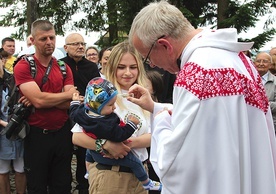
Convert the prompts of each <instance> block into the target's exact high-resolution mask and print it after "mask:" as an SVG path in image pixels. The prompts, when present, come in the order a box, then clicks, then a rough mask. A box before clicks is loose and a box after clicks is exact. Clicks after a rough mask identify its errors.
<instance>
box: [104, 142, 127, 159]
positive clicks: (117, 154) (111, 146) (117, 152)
mask: <svg viewBox="0 0 276 194" xmlns="http://www.w3.org/2000/svg"><path fill="white" fill-rule="evenodd" d="M103 149H104V150H106V151H108V153H106V154H105V155H104V157H107V158H115V159H118V158H124V157H125V156H126V155H127V154H128V152H130V148H129V147H128V146H126V145H125V144H124V143H122V142H112V141H106V143H105V144H104V145H103Z"/></svg>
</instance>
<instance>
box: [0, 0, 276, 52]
mask: <svg viewBox="0 0 276 194" xmlns="http://www.w3.org/2000/svg"><path fill="white" fill-rule="evenodd" d="M151 1H153V0H139V1H137V0H100V1H99V0H67V1H66V0H21V1H20V0H0V7H2V8H7V7H9V8H10V10H9V11H8V12H7V13H6V14H5V15H4V16H3V17H2V19H1V20H0V26H14V27H17V29H18V30H17V31H16V33H15V34H13V37H15V38H17V39H21V40H22V39H24V37H26V35H27V34H28V33H30V24H31V23H32V22H33V21H34V20H35V19H37V18H41V19H48V20H50V21H51V22H52V23H53V24H54V25H55V29H56V32H57V34H58V35H64V33H65V31H66V30H78V29H84V30H85V31H86V32H87V33H89V32H92V31H98V32H102V33H103V34H102V38H101V39H100V41H99V42H98V43H99V46H110V45H114V44H116V43H118V42H120V41H122V39H124V38H126V36H127V33H128V31H129V29H130V26H131V23H132V20H133V18H134V17H135V15H136V13H137V12H138V11H139V10H140V9H141V8H142V7H144V6H145V5H147V4H148V3H149V2H151ZM170 2H171V3H172V4H174V5H176V6H177V7H178V8H179V9H180V10H181V11H182V12H183V14H184V15H185V16H186V17H187V18H188V20H189V21H191V23H192V25H193V26H194V27H201V26H206V25H208V26H209V25H211V26H212V28H226V27H235V28H237V30H238V33H240V32H247V30H248V29H249V28H250V27H254V26H255V25H256V22H257V21H258V18H260V17H261V16H263V15H265V14H269V13H271V10H272V8H274V9H275V4H276V3H275V0H248V1H246V0H245V1H244V3H240V2H239V1H236V0H197V1H186V0H171V1H170ZM80 13H82V14H83V15H84V16H83V17H82V19H80V20H78V21H74V22H72V21H71V19H72V16H73V15H75V14H80ZM273 22H275V18H273V17H272V18H270V20H268V21H267V22H266V25H265V26H264V30H263V32H261V33H260V34H259V35H258V36H257V37H254V38H252V39H251V40H250V39H243V40H242V39H240V41H252V40H254V41H255V44H254V48H255V49H256V50H258V49H259V48H261V47H262V46H263V45H264V44H265V43H266V42H267V41H269V40H271V38H272V37H273V36H274V35H275V28H274V26H273Z"/></svg>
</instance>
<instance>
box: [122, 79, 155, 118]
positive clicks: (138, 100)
mask: <svg viewBox="0 0 276 194" xmlns="http://www.w3.org/2000/svg"><path fill="white" fill-rule="evenodd" d="M128 93H130V94H133V95H129V96H128V97H127V100H129V101H130V102H133V103H134V104H137V105H139V106H140V107H141V108H143V109H145V110H147V111H149V112H151V113H152V112H153V108H154V101H153V100H152V98H151V94H150V92H149V91H148V90H147V89H146V88H144V87H142V86H139V85H138V84H134V85H133V86H131V87H130V88H129V90H128Z"/></svg>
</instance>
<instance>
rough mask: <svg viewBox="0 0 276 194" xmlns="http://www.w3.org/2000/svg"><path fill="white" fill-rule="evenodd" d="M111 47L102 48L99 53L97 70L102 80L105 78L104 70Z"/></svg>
mask: <svg viewBox="0 0 276 194" xmlns="http://www.w3.org/2000/svg"><path fill="white" fill-rule="evenodd" d="M111 50H112V47H108V48H103V49H102V50H100V53H99V70H100V75H101V77H102V78H105V70H106V64H107V61H108V58H109V56H110V53H111Z"/></svg>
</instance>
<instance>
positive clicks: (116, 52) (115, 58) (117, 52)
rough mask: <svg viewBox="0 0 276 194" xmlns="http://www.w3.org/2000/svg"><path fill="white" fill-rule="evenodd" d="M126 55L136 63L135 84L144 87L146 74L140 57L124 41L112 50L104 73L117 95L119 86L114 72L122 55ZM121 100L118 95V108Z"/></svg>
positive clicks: (126, 41)
mask: <svg viewBox="0 0 276 194" xmlns="http://www.w3.org/2000/svg"><path fill="white" fill-rule="evenodd" d="M126 53H129V54H131V55H132V56H133V57H134V58H135V60H136V62H137V67H138V77H137V80H136V82H135V83H136V84H139V85H141V86H143V87H146V72H145V68H144V65H143V60H142V57H141V55H140V54H139V53H138V51H137V50H136V49H135V48H134V47H133V46H131V45H130V44H129V41H128V40H125V41H123V42H121V43H119V44H117V45H115V46H114V47H113V48H112V51H111V53H110V56H109V59H108V62H107V65H106V66H107V67H106V71H105V76H106V79H107V80H109V81H110V82H111V83H113V85H114V86H115V87H116V88H117V90H118V92H119V93H121V86H120V84H119V83H118V81H117V77H116V72H117V68H118V65H119V63H120V61H121V59H122V57H123V55H124V54H126ZM121 98H122V97H121V96H120V95H119V96H118V97H117V101H116V103H117V104H118V106H119V107H122V106H123V104H122V99H121Z"/></svg>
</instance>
